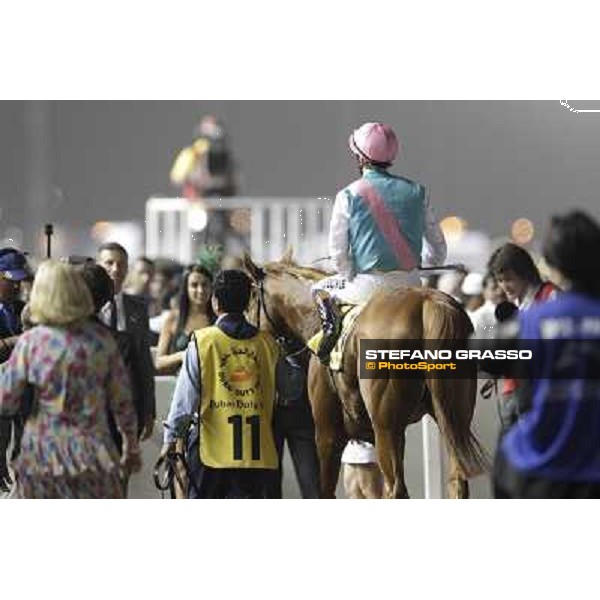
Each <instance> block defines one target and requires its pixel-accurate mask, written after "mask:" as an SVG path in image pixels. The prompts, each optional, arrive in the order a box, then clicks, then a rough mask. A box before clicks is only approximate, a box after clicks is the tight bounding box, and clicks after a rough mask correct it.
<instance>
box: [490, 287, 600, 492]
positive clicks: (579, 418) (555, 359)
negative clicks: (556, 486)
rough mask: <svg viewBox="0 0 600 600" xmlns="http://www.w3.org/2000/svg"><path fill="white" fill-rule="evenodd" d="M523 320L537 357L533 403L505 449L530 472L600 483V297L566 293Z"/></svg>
mask: <svg viewBox="0 0 600 600" xmlns="http://www.w3.org/2000/svg"><path fill="white" fill-rule="evenodd" d="M519 324H520V338H521V339H522V340H528V342H527V345H528V347H530V348H531V349H532V350H533V356H534V363H533V364H532V371H531V386H532V388H531V391H532V408H531V410H530V411H528V412H526V413H525V414H524V415H523V416H522V417H521V418H520V419H519V421H518V422H517V424H516V425H515V426H514V427H513V428H512V429H511V430H509V432H508V433H507V434H506V435H505V437H504V438H503V440H502V444H501V451H502V452H503V453H504V456H505V458H506V459H507V461H508V462H509V463H510V464H511V465H512V466H513V467H514V468H516V469H517V470H519V471H523V472H525V474H526V475H529V476H535V477H542V478H546V479H551V480H560V481H573V482H576V481H579V482H596V481H600V299H599V298H593V297H590V296H586V295H583V294H579V293H575V292H565V293H564V294H561V295H560V296H558V297H557V298H556V299H555V300H553V301H550V302H547V303H544V304H540V305H537V306H534V307H532V308H530V309H529V310H528V311H525V312H523V313H521V314H520V315H519ZM530 340H531V341H530Z"/></svg>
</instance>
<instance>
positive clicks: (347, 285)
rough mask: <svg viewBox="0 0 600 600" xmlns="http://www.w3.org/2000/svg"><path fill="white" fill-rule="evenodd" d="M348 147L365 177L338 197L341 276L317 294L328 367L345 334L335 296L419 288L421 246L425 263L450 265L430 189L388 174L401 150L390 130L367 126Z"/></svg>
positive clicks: (334, 221) (333, 246)
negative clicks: (446, 262) (432, 206)
mask: <svg viewBox="0 0 600 600" xmlns="http://www.w3.org/2000/svg"><path fill="white" fill-rule="evenodd" d="M348 143H349V146H350V150H351V151H352V153H353V154H354V155H355V156H356V158H357V160H358V165H359V169H360V172H361V178H360V179H358V180H356V181H354V182H353V183H351V184H350V185H348V186H346V187H345V188H344V189H342V190H341V191H340V192H338V194H337V196H336V198H335V203H334V206H333V211H332V215H331V224H330V228H329V247H330V257H331V259H332V260H333V263H334V266H335V270H336V271H337V274H336V275H333V276H332V277H327V278H325V279H323V280H321V281H319V282H318V283H316V284H315V285H314V286H313V288H312V290H313V298H314V300H315V302H316V304H317V307H318V310H319V316H320V317H321V321H322V326H323V334H324V335H323V339H322V341H321V344H320V346H319V349H318V352H317V355H318V357H319V359H320V360H321V361H322V362H323V363H324V364H328V361H329V353H330V352H331V350H332V349H333V347H334V346H335V343H336V341H337V338H338V336H339V333H340V329H341V315H340V312H339V309H338V307H337V305H336V302H335V299H336V298H337V299H339V301H341V302H342V303H346V304H360V303H362V302H365V301H366V300H367V299H368V298H369V297H370V295H371V293H372V292H374V291H375V290H376V289H380V288H382V287H383V288H386V289H395V288H398V287H401V286H406V285H411V286H420V285H421V281H420V278H419V267H420V266H421V251H422V248H423V240H425V256H424V262H425V263H427V264H429V265H431V266H439V265H441V264H442V263H443V261H444V260H445V259H446V241H445V239H444V235H443V233H442V231H441V229H440V227H439V225H438V223H437V221H436V219H435V217H434V215H433V211H432V208H431V205H430V203H429V197H428V195H427V193H426V190H425V187H424V186H422V185H421V184H420V183H417V182H414V181H411V180H410V179H407V178H405V177H399V176H396V175H392V174H390V173H389V172H388V168H389V167H390V166H391V164H392V163H393V162H394V160H395V158H396V155H397V154H398V147H399V144H398V139H397V138H396V134H395V133H394V131H393V130H392V128H391V127H390V126H389V125H384V124H383V123H365V124H364V125H362V126H361V127H359V128H358V129H357V130H356V131H354V132H353V133H352V135H351V136H350V139H349V142H348Z"/></svg>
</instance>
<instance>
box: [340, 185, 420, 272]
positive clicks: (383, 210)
mask: <svg viewBox="0 0 600 600" xmlns="http://www.w3.org/2000/svg"><path fill="white" fill-rule="evenodd" d="M351 189H352V192H353V193H354V194H358V195H360V197H361V198H362V199H363V202H364V203H365V204H366V206H367V208H368V209H369V212H370V213H371V216H372V217H373V218H374V219H375V222H376V223H377V225H378V227H379V230H380V231H381V233H382V234H383V237H384V238H385V240H386V242H387V243H388V244H389V245H390V248H391V249H392V250H393V251H394V254H395V256H396V259H397V260H398V264H399V265H400V268H401V269H403V270H405V271H411V270H412V269H415V268H416V267H418V266H419V263H418V261H417V260H416V258H415V255H414V254H413V251H412V249H411V247H410V246H409V244H408V241H407V240H406V236H405V235H404V233H403V232H402V228H401V226H400V223H398V219H397V218H396V215H394V213H393V212H392V211H391V210H390V209H389V208H388V206H387V205H386V203H385V201H384V199H383V198H382V197H381V196H380V195H379V192H378V191H377V190H376V189H375V188H374V187H373V186H372V185H371V184H370V183H368V182H367V181H365V180H364V179H359V180H358V181H356V182H354V183H353V184H352V186H351Z"/></svg>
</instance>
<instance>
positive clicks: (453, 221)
mask: <svg viewBox="0 0 600 600" xmlns="http://www.w3.org/2000/svg"><path fill="white" fill-rule="evenodd" d="M440 227H441V229H442V232H443V233H444V237H445V238H446V239H448V240H452V241H457V240H459V239H460V238H461V237H462V236H463V235H464V234H465V231H466V230H467V227H468V223H467V222H466V221H465V220H464V219H462V218H461V217H458V216H456V215H449V216H447V217H444V218H443V219H442V220H441V221H440Z"/></svg>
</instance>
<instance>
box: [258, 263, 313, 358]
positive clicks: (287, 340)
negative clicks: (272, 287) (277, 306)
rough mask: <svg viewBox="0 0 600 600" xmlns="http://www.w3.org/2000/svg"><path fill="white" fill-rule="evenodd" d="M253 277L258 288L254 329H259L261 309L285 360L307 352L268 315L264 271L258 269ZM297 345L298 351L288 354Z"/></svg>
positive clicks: (302, 344)
mask: <svg viewBox="0 0 600 600" xmlns="http://www.w3.org/2000/svg"><path fill="white" fill-rule="evenodd" d="M255 277H256V287H257V288H258V302H257V303H256V304H257V306H256V321H255V322H256V327H257V328H258V329H260V313H261V308H262V311H263V312H264V313H265V317H266V319H267V323H269V325H270V326H271V331H272V332H273V337H274V338H275V341H276V342H277V345H278V346H279V347H280V348H281V350H282V352H283V354H284V356H285V358H290V357H294V356H298V355H299V354H302V353H303V352H305V351H308V347H307V346H306V344H304V343H303V342H301V341H300V340H298V338H297V337H295V336H290V335H289V334H286V333H284V332H282V331H281V329H280V328H279V327H278V326H277V324H276V323H275V319H273V317H272V316H271V315H270V314H269V311H268V310H267V302H266V299H265V295H266V292H265V279H266V277H267V273H266V271H265V270H264V269H261V268H260V267H259V268H258V273H256V275H255ZM299 345H300V346H301V347H300V349H295V350H294V351H293V352H289V349H290V348H298V346H299Z"/></svg>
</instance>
